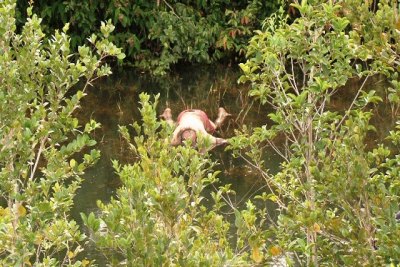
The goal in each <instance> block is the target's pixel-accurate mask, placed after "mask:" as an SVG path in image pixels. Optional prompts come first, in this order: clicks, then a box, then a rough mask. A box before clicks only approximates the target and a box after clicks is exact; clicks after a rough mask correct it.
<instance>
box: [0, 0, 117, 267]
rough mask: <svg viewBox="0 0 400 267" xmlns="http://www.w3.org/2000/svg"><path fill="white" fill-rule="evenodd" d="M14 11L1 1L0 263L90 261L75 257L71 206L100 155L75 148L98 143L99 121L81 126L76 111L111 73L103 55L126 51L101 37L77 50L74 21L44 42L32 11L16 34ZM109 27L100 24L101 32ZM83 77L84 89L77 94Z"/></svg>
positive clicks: (76, 234)
mask: <svg viewBox="0 0 400 267" xmlns="http://www.w3.org/2000/svg"><path fill="white" fill-rule="evenodd" d="M14 10H15V1H12V0H9V1H2V2H1V3H0V20H1V23H0V36H1V37H0V80H1V83H0V102H1V105H0V168H1V171H0V203H1V206H0V240H1V242H0V265H1V266H32V265H34V266H60V265H75V266H77V265H87V264H88V260H83V261H77V260H76V257H77V255H78V254H79V253H80V252H81V251H82V241H83V240H84V239H85V235H84V234H82V232H81V231H80V229H79V226H78V225H77V223H76V222H75V221H73V220H71V219H70V218H69V211H70V209H71V206H72V205H73V198H74V195H75V192H76V190H77V189H78V188H79V186H80V184H81V180H82V179H81V178H80V175H81V174H82V173H83V171H84V170H85V169H86V168H87V167H88V166H90V165H92V164H93V163H94V162H95V161H96V160H97V159H98V158H99V156H100V154H99V151H97V150H86V152H87V153H86V154H84V155H83V158H82V157H76V154H77V153H78V152H81V151H82V150H83V149H84V148H85V147H92V146H94V145H95V144H96V142H95V141H94V140H92V139H91V138H90V133H91V132H92V131H93V130H94V129H96V128H97V127H99V125H98V124H97V123H96V122H94V121H90V122H89V123H87V124H86V125H85V126H84V127H81V126H79V123H78V120H77V119H76V118H74V117H73V116H72V114H73V112H74V111H75V110H76V109H77V108H78V107H79V101H80V99H81V98H82V97H83V96H84V95H85V88H86V87H87V86H88V85H89V84H90V83H92V82H93V81H94V80H95V79H96V78H98V77H101V76H104V75H108V74H110V73H111V72H110V68H109V67H108V66H107V65H102V61H103V60H104V59H105V57H107V56H109V55H113V56H118V57H119V58H121V59H122V58H123V56H124V55H123V54H122V53H121V51H120V49H118V48H116V47H115V46H114V45H113V44H112V43H110V42H109V41H108V40H107V38H104V37H97V36H95V35H93V36H92V37H91V38H90V46H91V47H90V48H89V47H87V46H80V47H79V48H78V50H79V55H72V54H71V51H70V45H69V37H68V35H67V34H66V32H67V30H68V25H65V26H64V28H63V30H62V31H55V32H54V34H53V36H52V37H51V38H50V39H49V40H48V41H46V42H44V41H43V39H44V34H43V32H42V30H41V27H40V24H41V19H39V18H38V17H37V16H36V15H32V14H31V9H28V17H29V18H28V20H27V21H26V23H25V24H24V25H23V27H22V29H21V33H20V34H17V33H16V23H15V19H14ZM111 31H112V25H110V24H105V23H102V26H101V32H102V34H103V36H108V35H109V33H110V32H111ZM73 58H74V61H72V59H73ZM80 80H86V82H85V83H84V84H83V85H82V88H83V89H81V90H74V92H71V87H72V86H74V85H76V84H77V83H78V82H79V81H80Z"/></svg>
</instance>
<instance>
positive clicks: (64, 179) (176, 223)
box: [0, 0, 400, 266]
mask: <svg viewBox="0 0 400 267" xmlns="http://www.w3.org/2000/svg"><path fill="white" fill-rule="evenodd" d="M293 2H294V3H293V4H292V5H291V8H290V10H292V11H293V10H295V13H296V16H297V18H295V19H294V20H293V21H291V22H290V23H288V22H287V21H286V17H287V16H286V15H285V14H284V13H283V12H282V10H281V11H280V12H277V13H275V14H274V15H273V16H271V17H270V18H269V19H267V20H265V21H263V23H262V25H261V24H260V22H261V19H263V16H265V15H266V14H267V13H268V12H269V11H270V10H272V9H275V8H276V6H275V4H272V5H270V4H261V3H263V2H262V1H256V0H254V1H252V2H249V3H248V2H245V1H243V2H242V1H239V2H235V4H231V3H230V2H229V1H223V0H219V1H196V2H193V3H192V2H190V1H187V2H183V3H182V2H179V3H178V2H174V1H171V2H166V1H153V2H149V1H134V2H133V1H111V2H102V1H53V2H51V3H48V1H38V2H36V3H35V7H34V9H35V10H36V11H38V12H39V13H40V14H41V16H43V17H44V18H45V21H46V26H47V27H48V28H47V29H46V31H49V32H51V33H52V35H51V37H49V38H46V35H45V34H44V33H43V32H42V28H41V23H42V20H41V19H40V18H38V16H36V15H32V8H28V9H27V14H26V15H23V13H24V10H25V9H24V8H25V7H23V3H22V2H20V3H19V4H20V5H21V6H20V8H19V9H18V10H19V14H17V17H18V18H19V19H20V20H21V21H20V24H17V23H16V19H15V18H14V15H15V14H14V12H15V5H16V3H15V1H12V0H7V1H3V2H1V3H0V15H1V16H0V21H1V23H0V34H1V38H0V80H1V84H0V102H1V106H0V168H1V170H0V240H1V242H0V265H2V266H3V265H4V266H32V265H34V266H62V265H64V266H65V265H68V266H87V265H90V264H92V263H93V262H92V261H91V259H86V258H79V254H80V253H81V252H82V250H83V243H84V242H86V241H88V238H87V236H86V235H85V234H84V233H83V232H82V229H80V227H79V226H78V225H77V223H76V222H75V221H73V220H71V219H70V215H69V213H70V209H71V207H72V205H73V198H74V196H75V193H76V190H77V189H78V188H79V187H80V184H81V181H82V179H81V178H80V176H81V175H82V173H83V172H84V171H85V169H86V168H87V167H88V166H91V165H92V164H94V162H95V161H96V160H97V159H98V158H99V156H100V155H99V152H98V151H97V150H90V149H89V147H93V146H94V145H95V144H96V142H95V141H94V140H92V139H91V137H90V133H91V132H93V130H95V129H96V128H98V127H99V126H100V125H99V124H98V123H96V122H95V121H90V122H89V123H87V124H86V125H85V126H83V127H82V126H80V125H79V122H78V120H77V119H76V118H74V116H73V114H74V112H75V110H76V109H77V108H78V107H79V102H80V99H81V98H82V97H83V96H84V95H85V89H86V87H87V86H89V85H90V84H91V83H93V82H94V80H96V79H97V78H98V77H101V76H104V75H108V74H109V73H110V69H109V67H108V66H107V65H103V63H102V62H103V61H104V60H105V59H106V57H108V56H109V55H112V56H116V57H117V58H119V59H122V58H124V54H123V53H122V52H121V49H119V48H117V47H116V46H115V45H114V44H113V43H111V42H110V40H109V38H110V39H113V40H114V41H116V42H117V43H119V44H128V46H126V47H125V51H127V53H128V54H129V56H130V57H131V59H133V60H134V62H135V64H139V65H141V66H142V67H144V68H150V69H151V70H152V71H154V72H158V73H162V72H163V71H164V70H165V69H167V68H169V66H170V64H172V63H175V62H177V61H178V60H185V61H190V62H200V61H204V62H211V61H212V60H214V59H218V58H221V57H223V56H224V55H226V54H229V53H232V54H240V53H243V51H246V56H247V58H248V60H247V62H246V63H244V64H240V67H241V68H242V70H243V72H244V75H243V76H242V77H241V78H240V81H241V82H248V83H250V84H251V85H252V89H251V90H250V92H249V93H250V95H251V96H252V97H254V98H255V99H257V100H258V101H259V102H260V103H261V104H262V105H269V106H270V107H271V108H272V112H271V113H270V114H266V116H265V119H266V121H268V124H265V125H263V126H261V127H257V128H253V129H251V128H245V127H244V128H243V129H241V131H239V132H237V136H235V137H233V138H231V139H230V140H229V142H230V148H229V149H230V150H228V151H229V152H231V153H232V154H233V155H234V156H238V157H242V158H243V159H244V160H245V161H246V162H247V163H248V165H249V166H251V167H252V168H254V170H255V171H257V172H258V173H259V174H260V176H262V177H263V178H265V183H266V185H267V186H268V187H269V190H270V192H268V193H263V194H261V195H260V196H257V199H256V200H249V201H248V202H247V203H246V204H247V205H246V208H244V209H243V210H238V209H237V207H234V206H232V205H230V202H229V201H226V200H227V199H229V196H230V195H231V194H234V192H232V191H231V190H230V187H229V185H226V186H223V187H220V188H218V186H217V180H218V172H215V171H214V166H215V163H213V162H212V160H211V158H210V156H209V155H208V154H202V153H199V152H198V150H196V149H194V148H193V147H191V146H190V144H186V145H184V146H180V147H172V146H170V144H169V136H170V135H171V132H172V130H173V129H171V127H170V126H169V125H168V124H166V123H164V122H161V121H160V120H159V119H158V118H157V116H156V105H157V100H158V98H157V97H155V100H154V101H151V100H150V99H151V98H150V96H148V95H147V94H142V95H141V96H140V100H141V109H140V112H141V116H142V121H141V122H140V123H138V122H136V123H134V124H132V125H131V126H132V127H131V128H133V130H134V131H135V132H134V133H132V130H131V129H130V128H129V129H128V127H125V126H121V127H120V133H121V135H122V136H123V138H124V140H125V142H126V144H127V146H128V147H129V148H130V150H131V151H132V153H133V154H134V155H135V157H136V161H135V162H132V163H129V164H124V165H123V164H120V163H119V162H117V161H113V166H114V169H115V172H116V173H117V174H118V176H119V177H120V179H121V182H122V185H121V187H120V188H119V189H118V190H117V192H116V195H115V196H114V197H113V198H112V199H111V201H110V202H109V203H103V202H100V201H99V202H98V206H99V210H98V212H97V213H90V214H85V213H82V214H81V216H82V219H83V221H84V223H85V225H86V226H87V227H88V233H89V238H90V240H91V242H94V243H93V244H95V245H96V246H97V247H98V248H99V250H100V251H101V252H103V253H104V255H105V256H106V259H107V260H108V263H109V264H112V265H122V266H164V265H168V266H235V265H236V266H254V265H260V266H264V265H269V264H272V263H273V262H278V261H282V260H283V259H284V260H285V262H286V264H287V265H301V266H319V265H326V266H360V265H361V266H384V265H387V264H393V265H395V264H399V259H400V241H399V239H398V238H397V236H399V234H400V224H399V223H398V222H396V219H395V214H396V213H397V212H398V210H399V196H400V181H399V172H400V156H399V144H400V122H399V120H398V111H399V105H400V82H399V81H398V79H399V77H398V72H399V70H400V56H399V55H400V53H399V52H400V51H399V49H400V45H399V44H400V22H399V21H400V18H399V16H398V3H397V1H389V0H382V1H379V3H378V1H372V5H371V4H370V3H369V2H370V1H361V0H343V1H316V0H315V1H313V0H310V1H305V0H304V1H293ZM273 3H275V2H273ZM229 8H231V9H229ZM271 8H272V9H271ZM228 9H229V10H228ZM103 16H105V17H110V18H111V20H112V21H113V22H114V23H115V24H117V30H116V32H115V34H113V33H112V32H113V30H114V26H112V25H111V22H108V23H104V22H103V23H101V24H100V25H98V23H99V22H98V21H99V18H104V17H103ZM24 17H27V20H26V21H24V22H22V20H23V18H24ZM60 19H61V20H60ZM64 22H70V24H66V25H65V26H64V24H63V23H64ZM97 26H100V33H101V36H102V37H98V36H96V35H89V32H92V31H96V28H95V27H97ZM53 27H63V30H62V31H59V30H56V31H54V32H53V31H52V28H53ZM254 27H257V28H260V29H261V30H258V31H257V32H256V33H255V36H254V37H253V38H252V39H251V41H250V43H249V44H248V46H247V47H245V45H244V44H245V42H246V38H247V37H248V36H250V35H251V34H252V33H251V30H252V29H254ZM69 28H71V30H72V34H73V36H72V39H70V37H69V36H68V35H67V31H68V30H69ZM84 35H86V36H91V37H90V38H89V39H87V41H88V42H89V46H78V48H77V52H76V53H73V52H71V51H73V49H72V48H71V46H70V41H71V40H72V42H73V46H75V45H78V44H79V43H81V42H84V40H85V37H83V36H84ZM377 75H380V77H384V78H385V79H387V80H388V84H390V85H388V86H387V90H386V91H385V92H376V91H374V90H367V89H366V87H365V84H366V82H367V81H368V80H369V79H371V77H376V76H377ZM79 81H81V83H79ZM354 81H358V82H359V85H360V86H359V88H358V89H357V90H356V92H353V93H352V98H353V99H352V101H350V102H349V103H348V105H347V106H346V108H345V110H339V109H337V108H336V107H335V105H334V101H335V100H334V99H335V98H337V97H340V93H341V91H342V90H344V89H343V88H345V87H344V85H346V84H348V83H349V82H354ZM73 86H75V87H76V89H74V90H71V88H72V87H73ZM79 88H82V89H81V90H79ZM384 101H385V102H384ZM382 103H384V104H385V105H387V106H388V107H389V110H390V111H391V115H392V116H391V119H393V120H394V122H395V123H394V124H395V125H394V126H393V129H392V130H391V131H390V132H388V133H386V136H385V138H384V139H382V140H379V141H375V142H370V143H369V144H368V146H367V145H366V138H367V136H368V134H369V133H371V132H373V131H375V127H374V126H373V125H372V124H371V120H372V118H373V117H374V115H375V113H374V107H375V106H377V105H382ZM203 141H204V142H203V143H202V142H200V148H199V150H200V151H202V149H201V146H203V145H204V146H207V145H208V144H207V140H203ZM266 147H268V148H270V149H273V150H275V152H276V153H277V154H279V155H280V156H281V158H282V163H281V164H280V166H279V170H278V172H276V173H271V172H270V171H269V168H268V162H265V161H264V159H265V157H264V154H265V148H266ZM256 201H258V202H259V201H261V202H262V201H264V202H274V203H275V206H276V207H277V210H278V213H279V216H278V218H277V220H274V219H271V217H272V216H269V214H267V210H264V209H261V208H257V206H256V205H255V204H254V203H256ZM226 214H231V217H232V218H231V219H233V220H230V218H229V217H227V216H225V215H226Z"/></svg>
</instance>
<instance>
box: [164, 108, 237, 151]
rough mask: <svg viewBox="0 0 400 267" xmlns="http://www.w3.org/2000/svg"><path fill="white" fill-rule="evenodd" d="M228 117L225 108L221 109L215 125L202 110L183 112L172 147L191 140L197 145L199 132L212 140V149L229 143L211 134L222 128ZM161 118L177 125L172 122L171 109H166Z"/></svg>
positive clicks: (180, 115)
mask: <svg viewBox="0 0 400 267" xmlns="http://www.w3.org/2000/svg"><path fill="white" fill-rule="evenodd" d="M228 116H230V114H229V113H227V112H226V111H225V109H224V108H219V112H218V119H217V120H216V123H214V122H212V121H211V120H210V119H209V118H208V116H207V114H206V113H205V112H204V111H202V110H199V109H189V110H184V111H182V112H181V113H180V114H179V115H178V119H177V122H176V125H177V127H176V129H175V131H174V133H173V137H172V140H171V145H174V146H176V145H180V144H182V142H183V141H184V140H191V141H192V144H196V141H197V134H198V133H199V132H200V133H201V134H202V135H203V136H205V137H207V138H209V139H210V140H211V142H212V144H213V146H212V148H213V147H215V146H217V145H220V144H225V143H227V141H226V140H225V139H222V138H217V137H214V136H212V135H211V133H214V132H215V129H216V128H218V127H219V126H221V124H222V123H223V121H224V120H225V118H226V117H228ZM160 117H162V118H164V119H165V120H166V121H167V123H168V124H169V125H171V126H174V125H175V123H174V122H173V120H172V113H171V109H170V108H167V109H165V110H164V113H163V114H162V115H161V116H160Z"/></svg>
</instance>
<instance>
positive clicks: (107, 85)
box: [72, 66, 280, 263]
mask: <svg viewBox="0 0 400 267" xmlns="http://www.w3.org/2000/svg"><path fill="white" fill-rule="evenodd" d="M239 75H240V72H239V69H235V68H230V67H226V66H191V67H185V68H181V69H178V70H177V71H176V72H175V73H174V74H171V75H170V76H168V77H163V78H154V77H150V76H148V75H145V74H142V73H136V72H134V71H133V70H130V69H124V70H123V71H119V72H118V71H117V72H115V73H114V74H113V75H112V76H110V77H108V78H105V79H102V80H99V81H98V82H96V84H95V85H94V87H92V88H90V89H89V91H88V95H87V96H86V97H85V98H84V99H83V101H82V103H81V109H80V111H79V114H78V115H77V116H78V118H79V120H80V122H81V123H82V124H83V123H85V122H87V121H88V120H89V119H95V120H96V121H97V122H99V123H101V125H102V126H101V129H98V130H96V132H95V139H96V140H97V142H98V145H97V147H96V148H97V149H99V150H100V151H101V158H100V160H99V161H98V162H97V164H96V165H95V166H94V167H92V168H90V169H88V170H87V171H86V174H85V175H84V182H83V184H82V188H81V189H80V190H79V191H78V193H77V195H76V197H75V206H74V208H73V210H72V218H73V219H75V220H76V221H78V222H79V223H81V219H80V212H83V213H86V214H88V213H90V212H95V213H96V211H97V210H98V208H97V205H96V201H97V200H101V201H103V202H108V201H109V200H110V198H111V197H113V196H115V192H116V189H117V188H118V187H119V186H121V184H120V180H119V178H118V177H117V175H116V174H115V173H114V171H113V169H112V166H111V160H112V159H117V160H119V161H120V162H121V163H133V162H134V160H135V159H134V158H133V157H132V155H131V154H130V153H129V151H128V149H127V147H126V144H125V142H123V140H122V138H121V137H120V135H119V133H118V125H128V124H131V123H133V122H135V121H136V122H138V123H139V124H141V117H140V113H139V108H140V105H139V94H140V93H142V92H146V93H148V94H150V95H156V94H160V98H159V103H158V107H157V109H158V114H161V113H162V111H163V110H164V109H165V108H166V107H170V108H171V109H172V113H173V117H174V118H176V117H177V115H178V114H179V113H180V112H181V111H182V110H185V109H188V108H197V109H202V110H204V111H205V112H206V113H207V115H208V116H209V118H210V119H211V120H214V119H215V118H216V117H217V111H218V107H220V106H221V107H224V108H225V109H226V110H227V111H228V112H230V113H231V114H232V115H233V116H232V118H231V119H230V120H229V121H227V123H226V124H225V125H224V126H223V127H222V129H221V130H220V131H219V133H218V135H219V136H220V137H223V138H229V137H231V136H233V135H234V130H235V129H239V128H240V127H241V126H242V125H243V123H245V124H246V125H247V126H249V127H253V126H259V125H262V124H263V123H265V121H266V120H267V113H268V110H267V109H266V108H265V107H263V106H258V104H254V103H252V102H251V100H250V99H249V97H248V96H247V91H248V89H249V88H248V86H247V85H240V84H238V83H237V79H238V77H239ZM210 153H211V157H212V159H213V160H215V161H216V162H217V163H218V165H217V167H216V170H220V171H221V174H220V175H219V179H220V185H225V184H231V185H232V186H231V188H232V189H233V190H234V191H236V194H235V195H232V199H231V201H232V203H233V205H235V206H237V207H242V206H244V205H245V202H246V201H247V200H248V199H249V198H250V197H252V196H254V195H255V194H257V193H261V192H263V191H266V185H265V183H264V182H263V180H262V179H261V178H260V177H259V175H258V174H257V173H256V172H255V171H254V170H252V169H251V168H250V167H248V166H246V165H245V164H244V162H243V161H242V160H240V159H235V158H233V157H232V156H231V155H230V153H229V152H225V151H224V148H223V147H218V148H217V149H215V150H213V151H212V152H210ZM279 160H280V159H279V157H278V156H277V155H276V154H275V153H273V152H272V151H270V152H269V153H267V154H266V162H267V164H268V165H270V166H268V167H269V168H270V169H271V170H276V169H277V167H278V165H279ZM217 186H218V185H217ZM208 190H213V189H212V188H209V189H208ZM271 205H272V204H271ZM270 208H271V210H273V209H272V206H271V207H270ZM85 257H87V258H92V259H93V258H94V259H96V260H97V262H98V263H101V262H102V261H103V260H102V258H101V255H99V254H98V252H97V251H96V250H95V248H94V247H92V246H90V247H88V250H87V254H86V255H85Z"/></svg>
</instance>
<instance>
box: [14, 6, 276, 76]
mask: <svg viewBox="0 0 400 267" xmlns="http://www.w3.org/2000/svg"><path fill="white" fill-rule="evenodd" d="M279 3H280V1H279V0H275V1H260V0H251V1H247V0H241V1H233V2H232V1H227V0H217V1H203V0H199V1H177V0H172V1H164V0H159V1H147V0H141V1H129V0H113V1H104V0H95V1H93V0H84V1H82V0H73V1H63V0H57V1H46V0H38V1H34V6H33V10H34V12H35V13H37V14H39V15H40V16H41V17H42V18H43V20H44V23H45V25H46V26H47V27H48V30H50V31H51V30H53V29H54V28H60V27H62V25H63V24H65V23H70V25H71V26H70V28H71V29H70V34H71V42H72V46H73V47H76V45H80V44H82V43H83V42H84V41H85V38H86V37H87V36H89V35H90V34H91V33H93V32H96V31H98V27H99V22H100V21H106V20H108V19H111V21H112V23H113V24H114V25H115V27H116V30H115V31H114V33H113V34H112V36H111V40H112V41H113V42H114V43H115V44H116V45H118V46H119V47H123V48H124V50H125V53H126V54H127V59H128V61H129V62H131V63H133V64H134V65H135V66H138V67H140V68H142V69H145V70H148V71H151V72H152V73H155V74H164V73H165V71H167V70H168V69H169V68H170V66H171V65H172V64H175V63H177V62H178V61H184V62H191V63H195V62H202V63H210V62H214V61H216V60H220V59H222V58H230V59H235V57H238V56H239V57H240V56H241V57H243V56H244V54H245V50H246V44H247V42H248V40H249V38H250V37H251V36H252V34H253V33H252V31H253V30H254V29H257V28H259V27H260V25H261V23H262V21H263V19H264V18H265V17H266V16H267V15H269V14H271V13H272V12H274V11H275V10H277V8H278V6H279V5H278V4H279ZM26 5H27V1H19V8H18V10H19V13H18V14H19V18H20V20H22V21H24V19H25V16H24V12H25V10H26V7H27V6H26Z"/></svg>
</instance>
